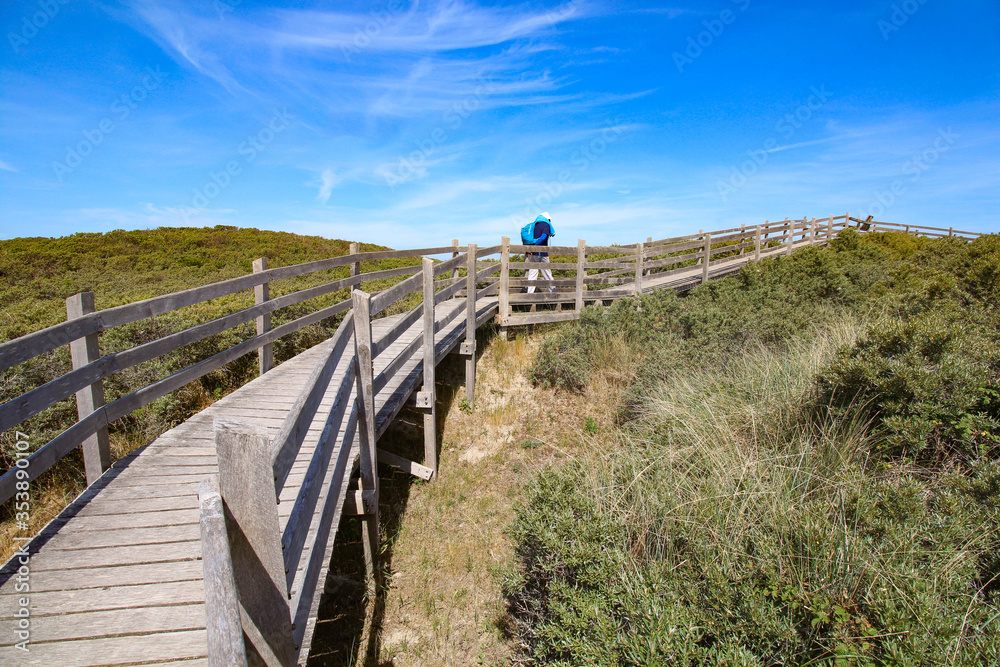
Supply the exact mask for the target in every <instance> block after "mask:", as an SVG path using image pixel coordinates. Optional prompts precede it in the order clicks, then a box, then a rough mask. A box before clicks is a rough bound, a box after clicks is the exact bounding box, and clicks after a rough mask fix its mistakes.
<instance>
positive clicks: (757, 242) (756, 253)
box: [753, 225, 760, 262]
mask: <svg viewBox="0 0 1000 667" xmlns="http://www.w3.org/2000/svg"><path fill="white" fill-rule="evenodd" d="M753 236H754V240H755V243H754V249H753V261H755V262H759V261H760V225H757V229H756V230H755V231H754V234H753Z"/></svg>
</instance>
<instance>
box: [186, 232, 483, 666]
mask: <svg viewBox="0 0 1000 667" xmlns="http://www.w3.org/2000/svg"><path fill="white" fill-rule="evenodd" d="M495 252H496V248H487V249H484V250H478V249H477V248H476V246H475V245H470V246H469V247H468V249H467V250H466V252H465V253H455V255H454V256H453V257H452V259H450V260H448V261H445V262H441V263H435V262H433V261H432V260H431V259H429V258H426V257H425V258H424V259H423V262H422V267H421V272H420V273H419V274H417V275H414V276H412V277H411V278H408V279H407V280H404V281H403V282H401V283H399V284H398V285H395V286H394V287H392V288H390V289H387V290H385V291H383V292H379V293H377V294H375V295H370V294H367V293H365V292H362V291H360V290H355V291H354V292H353V295H352V299H353V306H354V307H353V309H352V310H351V312H350V313H349V314H348V316H347V317H346V318H345V320H344V322H343V323H342V324H341V327H340V329H338V331H337V333H336V335H335V336H334V337H333V338H332V339H331V341H330V342H329V343H328V344H327V349H326V350H325V351H324V352H325V354H324V360H323V361H322V363H320V364H319V365H318V366H317V367H316V369H315V370H314V371H313V374H312V376H311V377H310V379H309V381H308V382H307V383H306V385H305V387H304V388H303V389H302V391H301V393H300V395H299V397H298V399H297V401H296V403H295V405H294V406H293V408H292V409H291V411H290V412H289V414H288V416H287V417H286V419H285V422H284V425H283V427H282V428H281V431H280V432H279V434H278V436H277V437H276V438H274V440H273V441H269V440H268V438H267V437H266V436H265V435H264V434H263V433H260V432H259V431H257V430H256V429H254V428H252V427H249V426H246V425H243V424H239V423H236V422H230V421H222V420H220V421H216V423H215V438H216V450H217V451H218V460H219V473H218V476H214V475H213V476H211V477H209V478H208V479H206V480H205V481H204V482H203V483H202V485H201V488H200V490H199V491H200V492H199V496H200V507H201V527H202V560H203V563H204V569H205V582H206V585H205V594H206V606H207V619H208V643H209V657H210V662H212V661H214V660H218V661H219V664H247V660H248V659H249V660H250V661H251V662H252V661H254V660H256V659H257V658H260V659H262V660H263V662H264V663H265V664H280V665H291V664H295V662H296V661H297V660H298V658H299V651H300V650H301V647H302V645H303V633H304V632H305V629H306V625H307V623H306V622H307V619H308V618H309V614H310V613H311V612H312V613H315V604H316V603H317V602H318V600H317V599H316V592H317V590H318V583H319V582H318V577H319V573H320V571H321V566H322V559H323V557H324V554H326V549H327V545H328V542H329V540H330V539H331V538H332V535H331V525H332V523H333V520H334V517H335V514H336V512H337V510H338V508H339V504H338V501H339V499H340V496H339V495H338V493H337V492H336V491H337V490H340V489H342V488H344V487H343V485H344V484H345V482H346V479H345V475H347V476H349V475H350V473H351V470H352V469H353V465H354V458H353V456H352V453H353V452H354V449H353V442H354V439H355V434H356V435H357V440H358V445H359V446H358V452H357V455H358V464H359V468H360V489H359V490H358V491H357V492H355V493H354V496H353V498H349V499H348V503H347V505H348V506H350V507H351V508H352V509H353V513H356V514H357V515H360V516H361V517H362V520H363V523H362V529H363V544H364V551H365V561H366V563H367V566H368V570H369V573H370V574H371V576H373V577H375V576H377V573H378V568H377V557H378V553H379V548H378V531H379V527H378V526H379V517H378V499H379V488H378V475H377V474H376V464H377V461H378V460H382V461H383V462H387V463H390V464H396V465H400V464H402V465H400V467H405V469H408V470H410V471H411V472H414V473H415V474H417V475H418V476H421V477H424V478H425V479H429V478H430V477H431V476H432V475H433V474H434V473H435V472H436V471H437V449H436V444H437V443H436V428H435V421H436V419H435V417H436V415H435V403H436V396H435V389H434V369H435V367H436V365H437V363H438V362H439V361H440V359H439V350H438V347H439V345H438V344H439V343H440V342H441V341H440V340H439V336H437V334H438V332H440V331H441V330H442V329H444V328H445V327H447V326H448V325H449V324H450V322H451V321H453V320H454V319H455V318H457V317H460V316H462V315H463V314H464V316H465V320H466V321H465V325H464V332H465V340H464V341H463V342H462V343H461V348H460V353H461V354H464V355H466V357H467V376H470V377H472V378H473V383H469V385H468V386H467V392H468V393H467V396H468V397H469V399H470V401H471V400H472V396H473V395H474V378H475V351H476V348H475V332H476V329H477V327H478V324H479V321H478V315H477V312H478V311H477V308H476V302H477V300H478V299H479V298H480V297H483V296H488V295H489V294H490V293H491V292H495V283H496V279H493V280H490V276H491V275H492V274H495V273H496V272H497V270H498V269H499V265H498V264H497V263H495V262H494V263H491V264H486V265H485V266H484V265H483V264H482V263H480V262H477V258H478V257H480V256H484V255H488V254H492V253H495ZM461 267H464V268H465V276H464V277H462V276H458V275H455V274H456V273H458V269H459V268H461ZM449 273H450V274H451V276H450V277H445V278H443V279H438V277H439V276H443V275H446V274H449ZM463 291H464V294H465V308H464V309H458V308H452V312H451V314H450V315H445V316H440V317H439V311H440V305H441V304H442V303H444V302H445V301H448V300H450V299H452V298H453V297H455V296H457V295H458V294H459V293H460V292H463ZM413 292H421V295H422V298H421V303H420V304H419V305H417V306H416V307H414V308H412V309H411V310H409V311H408V312H406V313H404V314H402V315H401V316H398V318H396V319H395V320H394V321H393V324H392V326H391V328H389V329H388V330H387V331H384V332H383V333H382V334H381V335H380V336H379V337H378V338H377V339H373V336H372V324H371V322H372V318H373V317H375V316H377V315H378V314H379V313H380V312H383V311H385V310H386V309H387V308H389V307H390V306H391V305H392V304H394V303H397V302H399V301H401V300H403V299H405V298H406V297H407V296H408V295H409V294H411V293H413ZM418 323H420V327H419V328H420V330H421V334H420V335H416V336H411V338H410V339H409V340H408V341H407V340H406V339H403V340H402V341H401V339H402V338H403V336H404V335H405V334H406V332H408V331H412V330H413V329H414V327H415V326H416V325H418ZM351 333H353V341H354V345H353V349H350V347H351V346H348V345H347V343H346V341H348V340H349V338H350V334H351ZM397 342H405V343H406V344H405V346H404V347H403V348H402V349H401V350H400V351H398V352H396V353H395V354H393V353H391V352H390V350H391V349H392V347H393V345H394V344H395V343H397ZM418 352H420V353H421V355H422V370H421V376H422V387H420V390H419V391H418V392H417V396H416V407H417V409H419V410H421V411H422V412H423V413H424V438H425V439H424V465H423V466H419V465H417V464H414V463H412V462H408V461H403V460H402V459H400V458H399V457H396V456H394V455H390V454H388V453H387V452H382V451H379V452H377V453H376V446H375V443H376V441H377V438H378V430H377V425H376V420H375V415H376V409H377V403H378V398H379V394H380V392H381V391H383V390H384V389H386V387H387V384H388V383H389V380H390V379H391V378H392V377H393V376H394V375H395V373H396V372H397V371H399V370H400V369H401V368H403V367H404V366H405V365H406V364H407V362H409V361H411V360H412V359H413V357H414V356H415V355H416V354H417V353H418ZM386 354H388V355H389V356H390V357H391V358H389V359H388V360H387V361H386V364H385V365H384V367H383V370H382V371H381V372H380V373H379V374H378V375H376V374H375V372H374V369H375V362H376V360H378V359H379V358H380V357H381V356H382V355H386ZM345 361H346V363H342V362H345ZM338 367H339V368H343V369H345V372H344V373H343V375H342V377H341V380H340V385H339V388H338V389H337V393H336V399H335V400H334V403H333V407H332V408H331V409H330V411H329V414H328V415H327V417H326V424H325V426H324V428H323V431H322V434H321V435H320V438H319V441H318V443H317V445H316V449H315V451H314V452H313V454H312V457H311V460H310V464H309V467H308V470H307V472H306V474H305V478H304V481H303V483H302V485H301V487H300V489H299V491H298V494H297V496H296V498H295V501H294V506H293V509H292V512H291V516H290V518H289V520H288V522H287V524H286V526H285V529H284V531H283V532H282V531H280V530H279V522H278V514H277V509H276V507H277V500H278V497H279V495H280V493H281V490H282V488H283V484H284V482H285V479H286V478H287V475H288V471H289V469H290V467H291V464H292V462H294V461H295V459H296V456H297V454H298V451H299V447H300V446H301V445H302V442H303V439H304V436H305V432H306V430H307V429H308V428H309V424H310V423H312V421H313V419H314V418H315V417H316V414H317V410H318V407H319V404H320V401H321V399H322V397H323V395H324V394H325V393H326V391H327V389H328V387H329V382H330V379H331V378H332V377H333V375H334V370H335V369H336V368H338ZM352 389H353V395H352ZM397 391H398V389H397ZM404 393H408V390H406V389H404ZM385 400H386V399H385V398H383V402H385ZM345 414H347V415H348V416H347V421H346V424H345V422H344V419H345ZM340 434H342V436H341V435H340ZM338 442H339V443H340V447H339V448H336V444H337V443H338ZM335 450H336V458H333V457H334V453H335ZM386 457H390V458H386ZM331 465H332V472H328V471H329V470H330V467H331ZM421 471H423V474H422V473H421ZM322 490H326V491H327V496H326V502H325V505H324V506H323V507H322V509H321V510H320V511H319V512H317V511H316V510H317V503H318V501H319V498H320V495H321V491H322ZM310 532H312V533H313V534H314V538H313V540H312V545H311V549H310V550H309V552H308V553H305V552H304V551H303V545H304V544H305V542H306V536H307V534H310ZM261 591H263V592H264V593H265V594H262V593H261ZM272 592H273V594H272ZM289 601H290V602H289ZM248 656H249V657H248Z"/></svg>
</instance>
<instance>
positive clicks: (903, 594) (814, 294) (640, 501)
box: [504, 230, 1000, 666]
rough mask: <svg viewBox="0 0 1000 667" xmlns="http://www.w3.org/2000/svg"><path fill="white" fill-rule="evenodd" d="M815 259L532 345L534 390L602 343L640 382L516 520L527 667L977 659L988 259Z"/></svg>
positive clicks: (998, 473)
mask: <svg viewBox="0 0 1000 667" xmlns="http://www.w3.org/2000/svg"><path fill="white" fill-rule="evenodd" d="M831 246H832V247H831V248H830V249H829V250H818V249H807V250H803V251H800V252H797V253H795V254H794V255H792V256H790V257H780V258H775V259H773V260H766V261H763V262H760V263H759V264H754V265H750V266H747V267H744V268H743V269H742V270H741V271H740V273H739V274H738V275H737V276H735V277H733V278H730V279H726V280H720V281H713V282H710V283H708V284H706V285H703V286H700V287H698V288H697V289H694V290H692V291H691V292H690V293H688V294H687V295H686V296H684V297H681V298H673V297H671V298H667V299H665V300H664V304H665V305H668V307H664V308H662V309H661V310H660V311H659V312H658V313H657V316H656V317H655V318H650V317H649V316H648V314H647V303H646V301H645V298H644V299H643V300H641V302H640V301H635V300H625V301H623V302H619V303H618V304H616V306H615V307H614V308H612V309H607V310H602V309H588V311H587V312H586V313H585V314H584V316H583V317H582V318H581V321H580V322H579V324H578V325H576V326H572V325H571V326H567V327H566V328H565V329H563V330H562V331H561V332H559V333H558V334H556V335H555V336H553V337H551V339H550V340H549V341H546V343H545V345H543V348H542V351H541V352H540V353H539V356H538V358H537V359H536V364H535V368H534V370H533V379H535V381H536V382H539V383H543V384H544V383H548V384H551V385H554V386H560V384H559V383H558V382H553V381H551V379H552V378H555V377H558V373H565V372H566V371H567V369H569V370H571V371H572V376H573V387H574V388H575V389H578V390H582V389H584V388H585V387H586V382H587V378H588V376H589V372H590V369H591V367H590V366H587V364H586V361H587V360H590V359H593V358H594V357H595V356H599V355H596V354H595V350H598V349H599V348H600V346H601V345H602V344H603V341H605V340H607V339H608V336H609V335H611V333H613V332H618V333H620V335H621V336H622V337H623V339H624V340H627V341H629V343H630V344H631V345H634V346H636V349H637V350H639V357H640V361H639V362H638V364H637V365H638V367H639V368H640V369H641V370H640V371H639V372H638V373H636V374H635V378H634V381H633V383H632V385H631V386H630V387H629V388H628V389H627V390H626V393H625V409H624V410H623V411H622V418H623V419H622V422H621V423H620V425H619V430H618V431H617V432H612V433H611V434H609V436H608V437H609V439H610V440H611V441H610V442H602V443H600V447H597V446H596V445H595V452H593V453H592V454H590V455H583V456H580V457H578V458H577V459H576V460H574V461H573V462H571V463H567V464H566V465H564V466H562V467H559V468H553V469H549V470H547V471H545V472H543V473H541V474H540V475H539V476H538V477H537V478H536V484H535V488H534V489H533V493H532V494H531V495H530V496H529V498H528V499H527V500H526V501H525V503H524V505H522V506H520V507H519V508H518V509H517V513H516V517H517V518H516V520H515V522H514V524H513V526H512V529H511V531H512V536H513V537H514V539H515V540H516V543H517V545H518V555H519V557H520V559H521V566H522V567H521V569H520V571H519V572H518V573H517V574H515V575H511V576H509V577H508V578H507V579H506V580H505V583H504V586H505V592H506V594H507V599H508V605H509V606H508V610H509V614H510V623H511V629H512V632H513V634H514V637H515V638H516V640H517V642H518V645H519V646H521V647H522V649H523V653H524V655H523V658H524V659H525V660H526V661H533V662H536V663H539V664H555V665H580V664H588V665H589V664H601V665H604V664H608V665H612V664H613V665H647V664H683V665H721V664H725V665H761V666H763V665H768V666H770V665H814V664H837V665H841V664H852V665H900V666H902V665H928V664H949V665H971V664H1000V609H998V602H1000V598H998V596H997V592H998V591H1000V557H998V556H997V554H998V553H1000V462H998V460H997V459H998V458H1000V457H998V456H997V455H998V453H1000V447H998V438H1000V428H998V427H1000V408H998V405H1000V312H998V309H997V296H998V284H1000V278H998V276H1000V242H998V238H997V237H996V236H987V237H982V238H980V239H978V240H976V241H974V242H972V243H969V242H966V241H964V240H961V239H956V238H950V239H939V240H930V239H922V238H916V237H912V236H909V235H907V234H901V233H886V234H871V235H865V236H859V235H858V234H856V233H855V232H854V231H853V230H846V231H844V232H842V233H841V234H840V235H839V236H838V238H837V239H835V240H834V242H833V243H832V244H831ZM650 310H652V308H650ZM562 386H569V383H564V384H563V385H562ZM873 454H874V455H873Z"/></svg>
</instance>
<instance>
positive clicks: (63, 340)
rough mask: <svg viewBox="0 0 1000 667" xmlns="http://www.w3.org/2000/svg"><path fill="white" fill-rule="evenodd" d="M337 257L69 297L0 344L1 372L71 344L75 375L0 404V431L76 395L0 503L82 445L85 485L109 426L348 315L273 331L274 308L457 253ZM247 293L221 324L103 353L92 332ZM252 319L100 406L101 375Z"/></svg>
mask: <svg viewBox="0 0 1000 667" xmlns="http://www.w3.org/2000/svg"><path fill="white" fill-rule="evenodd" d="M356 248H357V246H356V244H355V245H352V250H354V251H353V252H352V253H350V254H348V255H343V256H340V257H334V258H330V259H324V260H319V261H315V262H308V263H305V264H297V265H294V266H285V267H280V268H274V269H268V268H267V263H266V260H258V261H257V262H254V272H253V273H251V274H249V275H246V276H240V277H238V278H232V279H230V280H225V281H222V282H217V283H212V284H210V285H205V286H203V287H196V288H193V289H188V290H184V291H182V292H175V293H172V294H166V295H163V296H158V297H153V298H151V299H146V300H144V301H138V302H135V303H130V304H126V305H123V306H117V307H115V308H108V309H105V310H98V311H95V310H94V297H93V294H91V293H82V294H77V295H74V296H71V297H70V298H69V299H67V321H66V322H63V323H61V324H57V325H54V326H51V327H48V328H46V329H42V330H40V331H37V332H34V333H31V334H28V335H26V336H22V337H20V338H16V339H14V340H11V341H7V342H5V343H2V344H0V371H4V372H8V369H11V368H13V367H15V366H17V365H18V364H20V363H23V362H25V361H28V360H30V359H32V358H34V357H37V356H39V355H42V354H46V353H48V352H51V351H53V350H55V349H57V348H59V347H61V346H63V345H69V346H70V350H71V357H72V362H73V370H72V371H70V372H68V373H66V374H64V375H62V376H60V377H57V378H54V379H52V380H50V381H48V382H46V383H45V384H43V385H41V386H39V387H37V388H35V389H32V390H30V391H28V392H26V393H24V394H22V395H20V396H17V397H15V398H12V399H10V400H8V401H7V402H5V403H3V404H2V405H0V432H3V431H6V430H8V429H11V428H14V427H16V426H17V425H19V424H20V423H22V422H23V421H25V420H26V419H30V418H31V417H33V416H35V415H37V414H39V413H40V412H41V411H42V410H45V409H46V408H48V407H50V406H52V405H55V404H56V403H58V402H59V401H62V400H64V399H66V398H69V397H70V396H73V395H74V394H75V395H76V399H77V411H78V414H79V420H78V421H77V422H76V423H74V424H73V425H72V426H70V427H69V428H68V429H66V430H65V431H63V432H62V433H60V434H59V435H57V436H56V437H55V438H53V439H52V440H50V441H49V442H48V443H46V444H45V445H43V446H42V447H40V448H39V449H38V450H36V451H35V452H34V453H33V454H32V455H31V456H30V457H28V458H27V460H26V465H23V467H20V468H17V469H13V468H12V469H11V470H8V471H7V472H6V473H4V474H3V475H2V476H0V503H3V502H6V501H7V500H9V499H10V498H12V497H13V496H14V494H15V493H16V491H17V484H18V483H19V482H20V483H22V485H23V484H24V483H26V482H30V481H31V480H34V479H35V478H36V477H37V476H38V475H40V474H42V473H43V472H45V471H46V470H48V469H50V468H51V467H52V466H53V465H54V464H55V463H56V462H58V461H59V460H60V459H62V458H63V457H64V456H66V455H67V454H68V453H69V452H71V451H73V449H75V448H76V447H80V446H82V448H83V455H84V465H85V469H86V472H87V483H88V484H92V483H93V482H94V481H96V480H97V478H99V477H100V476H101V475H102V474H103V473H104V471H105V470H107V469H108V467H109V466H110V464H111V455H110V448H109V444H108V435H107V427H108V425H109V424H111V423H113V422H115V421H116V420H118V419H121V418H122V417H125V416H126V415H129V414H131V413H132V412H134V411H135V410H138V409H139V408H141V407H143V406H145V405H148V404H149V403H151V402H152V401H154V400H156V399H158V398H161V397H163V396H165V395H167V394H169V393H170V392H173V391H175V390H177V389H179V388H181V387H183V386H184V385H186V384H188V383H189V382H192V381H194V380H197V379H199V378H201V377H203V376H205V375H207V374H208V373H211V372H213V371H215V370H217V369H219V368H221V367H223V366H224V365H226V364H228V363H230V362H232V361H234V360H236V359H238V358H240V357H242V356H244V355H246V354H249V353H251V352H254V351H256V350H262V353H261V355H260V362H259V363H260V368H261V371H262V372H266V371H267V370H268V369H269V368H270V367H271V366H272V365H273V362H272V360H271V355H270V350H269V348H270V346H271V345H272V344H273V343H274V342H275V341H276V340H278V339H280V338H282V337H283V336H287V335H289V334H291V333H294V332H296V331H299V330H301V329H303V328H305V327H308V326H310V325H313V324H316V323H318V322H320V321H322V320H325V319H327V318H330V317H333V316H335V315H338V314H341V313H344V312H346V311H348V310H349V309H350V308H351V306H352V301H351V300H350V299H346V300H343V301H340V302H337V303H335V304H332V305H328V306H325V307H322V308H319V309H317V310H315V311H314V312H311V313H309V314H307V315H304V316H302V317H299V318H297V319H295V320H293V321H290V322H286V323H284V324H282V325H280V326H277V327H273V328H272V327H271V326H270V315H271V314H272V313H274V312H275V311H277V310H279V309H280V308H284V307H286V306H291V305H295V304H300V303H303V302H306V301H308V300H310V299H315V298H317V297H322V296H324V295H328V294H331V293H334V292H337V291H338V290H343V289H350V288H354V287H357V286H359V285H361V284H362V283H369V282H372V281H380V280H395V279H399V278H403V277H406V276H413V275H414V274H419V273H420V271H421V267H420V265H419V264H415V265H412V266H403V267H398V268H390V269H384V270H376V271H370V272H367V273H362V272H361V270H360V267H361V262H372V261H379V260H387V259H399V258H419V257H424V256H428V255H441V254H451V255H454V253H455V246H454V245H452V246H444V247H438V248H422V249H416V250H389V251H378V252H357V251H356ZM345 266H346V267H349V271H350V275H349V276H348V277H346V278H341V279H337V280H331V281H328V282H325V283H323V284H320V285H316V286H314V287H309V288H307V289H302V290H299V291H296V292H292V293H289V294H284V295H281V296H278V297H275V298H269V294H268V287H269V285H270V283H272V282H274V281H276V280H281V279H286V278H294V277H298V276H306V275H309V274H313V273H316V272H320V271H326V270H329V269H335V268H338V267H345ZM243 290H253V291H254V294H255V303H254V305H253V306H250V307H248V308H243V309H241V310H238V311H236V312H233V313H229V314H227V315H224V316H222V317H218V318H215V319H212V320H210V321H207V322H203V323H200V324H197V325H195V326H191V327H188V328H186V329H183V330H181V331H177V332H175V333H171V334H169V335H166V336H163V337H162V338H158V339H156V340H153V341H150V342H147V343H144V344H141V345H137V346H135V347H132V348H129V349H126V350H122V351H119V352H112V353H109V354H105V355H103V356H102V355H101V354H100V352H99V351H98V335H99V334H100V333H101V332H104V331H107V330H109V329H112V328H114V327H118V326H122V325H125V324H129V323H132V322H137V321H139V320H143V319H145V318H149V317H154V316H158V315H163V314H166V313H170V312H172V311H176V310H178V309H181V308H185V307H188V306H192V305H195V304H199V303H202V302H205V301H208V300H210V299H216V298H219V297H223V296H227V295H232V294H237V293H239V292H241V291H243ZM250 321H256V324H257V333H256V335H254V336H252V337H250V338H249V339H247V340H244V341H242V342H240V343H238V344H236V345H233V346H232V347H230V348H228V349H226V350H223V351H221V352H219V353H217V354H215V355H213V356H211V357H209V358H207V359H204V360H201V361H199V362H197V363H194V364H192V365H190V366H188V367H186V368H183V369H181V370H179V371H177V372H176V373H173V374H171V375H169V376H167V377H164V378H162V379H160V380H158V381H156V382H153V383H151V384H149V385H147V386H144V387H141V388H139V389H137V390H135V391H133V392H131V393H129V394H126V395H124V396H122V397H120V398H118V399H116V400H114V401H112V402H110V403H107V404H105V403H104V386H103V381H104V378H107V377H109V376H111V375H113V374H115V373H119V372H121V371H124V370H126V369H128V368H132V367H134V366H136V365H138V364H141V363H144V362H147V361H150V360H153V359H156V358H159V357H162V356H164V355H167V354H170V353H172V352H174V351H176V350H179V349H181V348H183V347H185V346H187V345H191V344H193V343H196V342H198V341H201V340H203V339H205V338H208V337H209V336H214V335H216V334H219V333H222V332H224V331H227V330H229V329H233V328H234V327H237V326H240V325H242V324H245V323H247V322H250Z"/></svg>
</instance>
